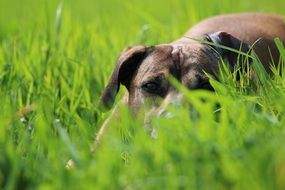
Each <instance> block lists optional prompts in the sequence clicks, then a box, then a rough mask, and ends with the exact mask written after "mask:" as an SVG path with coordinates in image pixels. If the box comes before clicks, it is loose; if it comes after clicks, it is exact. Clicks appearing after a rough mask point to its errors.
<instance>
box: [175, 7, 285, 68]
mask: <svg viewBox="0 0 285 190" xmlns="http://www.w3.org/2000/svg"><path fill="white" fill-rule="evenodd" d="M218 31H223V32H227V33H229V34H231V35H232V36H234V37H236V38H237V39H239V40H241V41H242V42H243V43H246V44H248V45H250V46H251V45H253V44H254V43H255V44H254V46H253V50H254V52H255V53H256V54H257V55H258V57H259V59H260V60H261V62H262V63H263V65H264V67H265V68H266V70H267V71H268V72H270V68H269V64H270V62H274V63H275V64H277V63H278V61H279V52H278V51H277V49H276V46H275V43H274V41H273V39H274V38H276V37H279V38H280V39H281V40H282V41H283V42H285V24H284V19H283V18H282V17H281V16H276V15H269V14H262V13H242V14H231V15H223V16H216V17H211V18H209V19H206V20H204V21H202V22H200V23H198V24H197V25H195V26H193V27H192V28H191V29H190V30H189V31H188V32H187V33H186V34H185V35H184V36H187V37H190V38H197V37H200V36H203V35H205V34H211V33H215V32H218ZM181 42H186V43H187V38H185V37H182V38H181V39H178V40H177V41H175V42H174V43H181ZM268 47H269V48H270V50H271V53H272V58H273V61H272V60H271V55H270V54H269V51H268Z"/></svg>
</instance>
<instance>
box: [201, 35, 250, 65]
mask: <svg viewBox="0 0 285 190" xmlns="http://www.w3.org/2000/svg"><path fill="white" fill-rule="evenodd" d="M206 40H207V41H209V42H212V43H214V44H213V45H211V47H212V48H214V49H215V50H216V51H217V52H218V53H219V55H220V56H221V57H222V58H223V59H226V60H228V62H229V65H230V67H231V70H233V69H234V66H235V65H236V64H240V63H237V62H238V61H239V62H241V61H243V60H244V56H240V57H239V53H238V52H234V51H232V50H229V49H225V48H224V47H228V48H231V49H234V50H237V51H240V52H243V53H246V54H247V53H249V52H250V47H249V45H248V44H246V43H243V42H242V41H241V40H239V39H238V38H236V37H234V36H232V35H231V34H229V33H227V32H215V33H212V34H208V35H206ZM215 44H217V45H215ZM222 46H224V47H222ZM238 58H240V59H239V60H238ZM250 61H251V60H250Z"/></svg>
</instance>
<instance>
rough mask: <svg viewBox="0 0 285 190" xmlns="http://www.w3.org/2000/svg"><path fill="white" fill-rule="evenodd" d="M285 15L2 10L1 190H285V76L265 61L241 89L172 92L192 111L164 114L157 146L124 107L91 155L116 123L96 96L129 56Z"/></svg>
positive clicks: (77, 6)
mask: <svg viewBox="0 0 285 190" xmlns="http://www.w3.org/2000/svg"><path fill="white" fill-rule="evenodd" d="M283 8H284V2H283V0H276V1H274V2H270V1H265V0H259V1H257V0H253V1H247V0H241V1H229V0H228V1H227V0H223V1H219V2H217V1H207V2H201V1H198V0H187V1H184V0H179V1H174V0H168V1H162V0H157V1H151V0H146V1H138V0H135V1H118V0H112V1H111V0H106V1H99V0H96V1H91V0H83V1H75V0H70V1H56V0H51V1H47V0H46V1H44V0H41V1H35V0H25V1H17V0H13V1H6V0H3V1H1V2H0V111H1V114H0V126H1V130H0V187H1V188H3V189H284V188H285V181H284V179H285V148H284V143H285V138H284V132H285V131H284V125H285V120H284V117H283V115H284V111H285V101H284V100H285V91H284V88H285V82H284V79H283V78H282V77H280V76H279V75H278V73H280V72H284V71H283V70H282V68H274V69H273V70H274V71H275V72H274V73H275V74H274V76H273V77H271V76H268V75H267V74H266V73H265V71H264V69H263V68H262V67H261V66H260V64H259V63H258V62H257V61H255V63H254V64H253V69H254V70H255V72H256V75H257V76H256V77H255V79H254V80H252V81H247V78H246V75H245V76H244V78H242V80H243V81H244V82H243V83H242V84H241V85H238V86H237V85H236V82H235V81H233V76H232V75H231V74H229V73H228V74H227V72H225V73H224V75H223V77H221V81H220V82H217V81H214V80H213V81H211V83H212V85H213V86H214V88H215V90H216V92H215V93H211V92H204V91H187V90H185V89H184V88H183V87H181V86H179V84H176V85H178V88H180V89H181V91H183V92H184V93H185V97H186V100H185V101H186V103H185V105H180V106H179V107H178V108H177V107H169V108H168V109H169V112H171V113H172V118H171V119H170V118H166V117H161V118H156V117H154V118H153V120H152V127H153V128H154V129H155V130H156V138H152V137H151V135H150V134H149V132H148V130H147V129H146V128H144V127H142V121H141V120H140V118H138V119H134V118H132V117H131V116H130V114H129V113H128V110H127V108H126V107H124V106H123V105H121V106H120V107H121V108H120V110H121V111H120V112H121V116H120V117H119V118H115V119H113V120H112V121H111V125H110V128H109V129H108V130H107V132H106V134H105V135H104V138H103V141H102V143H101V144H100V146H99V147H98V148H97V149H96V152H95V153H91V151H90V149H91V148H92V145H93V139H94V136H95V134H96V132H97V131H98V130H99V128H100V125H101V124H102V122H103V121H104V119H106V117H107V116H108V115H109V113H108V112H107V113H104V112H102V111H101V110H100V109H98V108H97V105H98V100H99V96H100V94H101V92H102V90H103V87H104V86H105V84H106V82H107V79H108V77H109V75H110V73H111V70H112V68H113V66H114V63H115V60H116V57H117V55H118V54H119V52H120V51H121V50H122V49H123V48H124V47H125V46H128V45H132V44H140V43H144V44H147V45H153V44H157V43H165V42H169V41H172V40H174V39H176V38H177V37H178V36H181V35H182V34H183V33H184V32H185V31H186V29H187V28H189V27H190V26H191V25H193V24H194V23H196V22H198V21H199V20H200V19H202V18H205V17H208V16H211V15H216V14H222V13H228V12H240V11H266V12H276V13H282V12H283ZM276 42H277V45H278V47H279V50H280V52H281V53H282V56H283V60H284V58H285V54H284V51H285V49H284V47H283V45H282V44H281V43H280V42H278V41H276ZM246 81H247V82H246ZM174 83H175V82H174ZM122 90H123V89H122ZM123 91H124V90H123ZM122 93H123V92H121V94H122ZM189 104H190V105H191V111H190V112H189V106H188V105H189ZM217 105H219V106H218V107H217ZM69 159H73V160H74V161H75V167H74V168H73V169H72V170H67V169H66V168H65V164H66V162H67V161H68V160H69Z"/></svg>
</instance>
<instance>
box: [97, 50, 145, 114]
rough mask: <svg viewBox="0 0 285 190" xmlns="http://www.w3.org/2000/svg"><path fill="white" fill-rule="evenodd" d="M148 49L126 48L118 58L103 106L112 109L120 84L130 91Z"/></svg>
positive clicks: (103, 98)
mask: <svg viewBox="0 0 285 190" xmlns="http://www.w3.org/2000/svg"><path fill="white" fill-rule="evenodd" d="M146 52H147V47H145V46H143V45H140V46H133V47H128V48H126V49H125V50H124V51H123V52H122V53H121V55H120V56H119V58H118V61H117V64H116V66H115V69H114V70H113V73H112V75H111V78H110V80H109V82H108V84H107V86H106V88H105V90H104V92H103V94H102V96H101V102H100V104H101V106H103V107H104V108H107V109H110V108H111V107H112V105H113V103H114V101H115V97H116V95H117V93H118V91H119V88H120V83H121V84H123V85H124V86H126V87H127V89H129V86H130V81H131V79H132V77H133V74H134V72H135V71H136V69H137V67H138V66H139V64H140V63H141V61H142V60H143V59H144V57H145V56H146Z"/></svg>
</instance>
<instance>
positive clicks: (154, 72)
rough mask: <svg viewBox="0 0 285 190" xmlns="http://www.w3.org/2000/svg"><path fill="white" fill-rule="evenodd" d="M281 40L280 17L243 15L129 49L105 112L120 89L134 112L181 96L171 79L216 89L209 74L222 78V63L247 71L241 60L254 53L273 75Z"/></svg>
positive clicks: (284, 29)
mask: <svg viewBox="0 0 285 190" xmlns="http://www.w3.org/2000/svg"><path fill="white" fill-rule="evenodd" d="M276 37H278V38H279V39H280V40H281V41H282V42H283V43H284V42H285V24H284V20H283V18H282V17H281V16H277V15H272V14H264V13H238V14H228V15H221V16H215V17H211V18H208V19H206V20H203V21H201V22H200V23H198V24H196V25H194V26H193V27H192V28H190V30H189V31H187V32H186V34H185V35H184V36H183V37H181V38H179V39H177V40H175V41H173V42H170V43H166V44H160V45H155V46H151V47H146V46H144V45H138V46H133V47H129V48H127V49H125V50H124V51H123V52H122V53H121V55H120V56H119V58H118V61H117V64H116V66H115V68H114V71H113V73H112V75H111V77H110V80H109V82H108V84H107V86H106V88H105V90H104V92H103V94H102V97H101V102H102V104H103V106H104V107H105V108H111V107H112V105H113V103H114V101H115V97H116V94H117V93H118V91H119V88H120V85H124V86H125V87H126V88H127V90H128V93H127V95H126V96H125V97H124V99H125V102H126V103H127V104H128V106H129V108H130V110H131V111H132V112H133V113H134V114H136V113H138V112H139V110H140V109H141V107H142V106H145V105H148V106H149V109H154V110H160V108H161V104H160V103H159V102H161V100H163V102H167V103H162V104H166V105H167V104H168V103H169V102H172V101H174V100H175V101H176V100H177V99H179V98H180V97H181V94H180V93H179V92H178V91H177V90H176V89H175V88H174V87H172V86H171V84H170V83H169V81H168V80H167V78H168V77H169V76H172V77H174V78H175V79H176V80H178V81H179V82H180V83H181V84H182V85H184V86H185V87H187V88H188V89H205V90H214V89H213V88H212V86H211V84H210V83H209V77H208V76H212V77H213V78H214V79H215V78H216V79H217V78H218V76H217V75H218V73H219V72H218V71H219V66H220V62H221V59H222V60H225V61H226V62H227V63H228V66H229V69H230V71H232V72H233V71H234V68H236V67H237V66H240V67H242V65H243V64H241V62H242V61H241V57H243V60H244V57H246V56H245V55H248V54H249V53H250V52H251V51H250V50H253V51H254V53H255V54H256V57H257V58H258V59H259V60H260V62H261V63H262V64H263V66H264V68H265V69H266V71H268V72H269V73H270V72H271V71H270V66H271V65H272V64H275V65H276V64H278V63H279V61H280V55H279V51H278V49H277V47H276V45H275V42H274V39H275V38H276ZM238 52H240V53H238ZM241 54H242V55H241ZM247 60H249V59H247ZM114 110H115V109H114ZM159 112H161V111H157V113H159ZM113 113H114V114H116V111H113ZM108 122H109V119H108V120H107V121H106V122H105V123H104V124H103V126H102V127H101V129H100V131H99V133H98V134H97V137H96V140H95V142H98V141H99V140H100V138H101V136H102V134H103V133H104V131H105V130H106V128H107V126H108Z"/></svg>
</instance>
